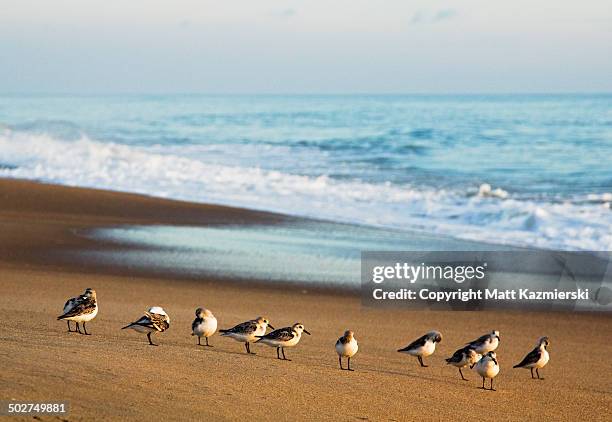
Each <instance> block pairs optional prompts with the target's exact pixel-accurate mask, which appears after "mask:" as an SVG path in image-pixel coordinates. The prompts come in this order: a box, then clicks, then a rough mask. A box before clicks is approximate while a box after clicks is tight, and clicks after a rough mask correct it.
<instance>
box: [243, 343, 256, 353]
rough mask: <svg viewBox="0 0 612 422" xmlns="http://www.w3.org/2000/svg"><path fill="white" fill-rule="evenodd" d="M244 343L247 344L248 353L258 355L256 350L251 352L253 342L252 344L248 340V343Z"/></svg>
mask: <svg viewBox="0 0 612 422" xmlns="http://www.w3.org/2000/svg"><path fill="white" fill-rule="evenodd" d="M244 344H245V346H246V350H247V353H248V354H249V355H256V354H257V353H255V352H251V344H250V343H249V342H248V341H247V342H246V343H244Z"/></svg>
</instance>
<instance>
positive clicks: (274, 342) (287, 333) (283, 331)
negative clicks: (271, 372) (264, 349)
mask: <svg viewBox="0 0 612 422" xmlns="http://www.w3.org/2000/svg"><path fill="white" fill-rule="evenodd" d="M302 333H306V334H308V335H310V333H309V332H308V330H306V329H305V328H304V325H303V324H301V323H299V322H296V323H295V324H293V325H292V326H291V327H284V328H279V329H278V330H274V331H272V332H271V333H268V334H266V335H265V336H257V337H258V338H259V340H257V341H256V342H255V343H263V344H267V345H268V346H270V347H276V357H277V358H278V359H281V357H280V352H282V353H283V357H282V359H281V360H291V359H287V357H286V356H285V347H294V346H295V345H297V344H298V343H299V342H300V339H301V338H302Z"/></svg>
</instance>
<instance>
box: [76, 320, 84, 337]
mask: <svg viewBox="0 0 612 422" xmlns="http://www.w3.org/2000/svg"><path fill="white" fill-rule="evenodd" d="M76 326H77V328H76V329H77V331H78V333H79V334H83V333H82V332H81V327H80V326H79V323H78V322H77V323H76Z"/></svg>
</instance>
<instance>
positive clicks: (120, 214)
mask: <svg viewBox="0 0 612 422" xmlns="http://www.w3.org/2000/svg"><path fill="white" fill-rule="evenodd" d="M0 201H1V202H0V203H1V204H2V206H1V207H0V233H1V234H2V236H0V277H1V279H2V282H1V283H0V318H2V320H3V326H4V327H5V328H4V329H3V330H2V332H1V333H0V356H2V358H3V359H4V362H5V364H4V368H3V370H2V371H0V399H2V400H19V401H39V400H46V401H48V400H67V401H69V402H70V415H68V418H69V419H70V420H91V419H102V420H116V419H124V418H130V417H131V418H138V419H145V418H149V419H150V418H156V419H158V418H164V419H169V420H185V419H195V418H211V419H214V420H235V419H238V418H244V416H245V415H248V416H249V417H250V418H251V419H253V420H269V419H270V418H274V419H277V420H295V419H309V420H312V419H316V420H338V419H341V420H355V419H359V420H368V419H369V420H415V419H416V418H419V419H422V420H440V419H474V418H482V413H483V412H486V413H487V415H488V416H489V417H490V418H491V419H502V420H508V419H511V420H526V419H527V420H541V419H542V418H543V417H544V418H548V419H556V420H575V419H577V418H587V419H589V420H606V415H607V414H609V409H610V407H611V406H612V381H611V380H610V379H609V377H606V376H605V374H608V373H610V372H611V371H612V362H611V361H610V360H608V359H599V358H598V356H607V355H609V354H612V345H611V344H610V342H609V338H608V337H609V336H608V334H607V333H609V332H610V330H612V318H610V316H609V315H601V314H589V313H555V312H537V313H536V312H518V311H509V312H505V311H504V312H500V311H497V312H491V311H480V312H471V311H464V312H450V311H427V310H424V311H414V310H413V311H410V310H404V309H378V308H367V307H363V306H362V304H361V300H360V298H359V297H357V296H355V295H352V294H349V293H347V292H343V291H338V290H336V291H333V290H331V291H325V290H317V289H314V288H308V289H304V288H291V286H287V285H282V286H278V285H273V284H270V283H261V284H259V283H255V282H248V283H245V282H239V281H237V280H219V279H216V278H213V277H206V278H203V279H198V280H189V279H181V278H179V277H160V276H159V275H156V274H153V273H151V274H134V273H133V272H131V271H130V269H129V268H128V269H125V268H124V269H122V270H117V271H114V272H113V271H110V272H109V270H108V268H106V269H105V268H100V269H98V268H96V267H91V266H87V265H83V264H82V263H79V262H71V263H59V264H58V261H57V256H58V255H59V254H61V253H62V252H64V251H68V250H83V249H87V248H96V247H97V248H116V247H117V246H116V245H110V244H98V243H96V242H95V241H92V240H88V239H86V238H79V237H78V236H75V235H74V233H73V230H75V229H78V228H87V227H94V226H96V225H100V224H102V225H112V224H117V225H121V224H137V223H138V222H139V221H141V222H142V221H144V222H146V223H149V224H159V223H162V224H167V223H170V222H174V221H176V220H178V219H181V220H182V221H191V222H193V223H194V224H217V225H220V224H227V222H228V221H232V224H235V225H236V226H239V227H248V226H252V225H255V224H276V223H278V222H283V221H286V220H284V219H283V216H279V215H274V214H267V213H252V212H249V211H245V210H240V209H231V208H223V207H214V206H200V205H193V204H190V203H176V202H173V201H166V200H157V199H151V198H148V197H142V196H138V195H131V194H118V193H114V192H106V191H96V190H87V189H80V188H67V187H62V186H53V185H41V184H37V183H34V182H24V181H13V180H10V181H7V180H6V179H0ZM285 218H286V217H285ZM68 264H70V265H68ZM87 287H92V288H95V289H96V291H97V295H98V300H99V306H100V313H99V315H98V316H97V317H96V319H95V320H94V321H92V322H91V323H88V325H87V329H88V330H89V331H90V332H91V333H92V335H91V336H80V335H77V334H69V333H67V332H66V324H65V323H64V322H61V321H56V317H57V315H59V314H60V313H61V309H62V306H63V303H64V301H65V300H66V299H67V298H68V297H72V296H74V295H76V294H78V293H80V292H82V291H83V290H84V289H85V288H87ZM279 287H280V288H279ZM155 305H157V306H162V307H164V309H165V310H166V311H167V312H168V313H169V315H170V317H171V325H170V329H169V330H168V331H166V332H164V333H161V334H159V335H157V336H156V339H155V342H156V343H158V344H160V346H159V347H149V346H148V345H147V340H146V337H145V336H144V335H141V334H138V333H135V332H127V331H129V330H123V331H122V330H121V327H122V326H124V325H125V324H126V323H129V322H130V321H133V320H135V319H136V318H138V317H139V316H140V315H141V314H142V312H143V311H144V310H146V309H148V308H149V307H150V306H155ZM199 306H205V307H207V308H209V309H211V310H212V312H213V313H214V314H215V316H216V317H217V319H218V320H219V328H228V327H231V326H232V325H234V324H236V323H239V322H241V321H244V320H247V319H251V318H255V317H257V316H258V315H264V316H266V317H268V318H269V319H270V321H271V322H272V324H273V325H274V326H275V327H276V328H280V327H284V326H288V325H291V324H293V323H295V322H298V321H299V322H301V323H303V324H304V326H305V327H306V329H307V330H309V331H310V332H311V333H312V336H304V338H302V340H301V342H300V344H299V345H298V346H297V347H295V348H292V349H288V350H287V356H288V357H289V358H290V359H293V361H292V362H284V361H279V360H277V359H276V355H275V351H274V349H272V348H269V347H264V346H260V345H256V346H254V347H253V349H254V351H255V352H256V353H257V355H255V356H248V355H246V354H244V353H243V351H244V346H243V345H242V344H240V343H237V342H235V341H233V340H231V339H227V338H222V337H220V336H219V335H218V334H215V335H214V336H213V337H212V338H211V344H213V346H214V347H213V348H210V349H209V348H204V347H198V346H196V344H195V343H196V342H195V340H194V338H193V337H192V336H191V335H190V332H191V331H190V327H191V321H192V320H193V318H194V310H195V309H196V308H197V307H199ZM346 329H351V330H353V331H355V336H356V338H357V340H358V341H359V347H360V349H359V353H358V354H357V355H356V356H355V358H354V359H352V360H351V365H352V366H353V368H354V369H355V372H351V373H348V372H347V371H340V370H339V369H338V366H337V365H338V363H337V355H336V354H335V351H334V343H335V341H336V339H337V338H338V337H339V336H340V335H341V334H342V333H343V332H344V330H346ZM432 329H437V330H439V331H441V332H442V335H443V341H442V343H440V344H439V346H438V348H437V349H436V352H435V353H434V355H432V356H430V357H428V358H426V363H427V364H428V365H430V367H429V368H420V367H419V366H418V364H417V363H416V359H414V358H411V357H407V356H404V355H402V354H399V353H397V352H396V350H397V349H398V348H399V347H403V346H405V345H406V344H407V343H408V342H410V341H412V340H414V339H415V338H418V337H419V336H421V335H422V334H423V333H425V332H428V331H430V330H432ZM492 329H496V330H499V331H500V333H501V339H502V340H501V345H500V347H499V349H498V358H499V360H500V365H501V367H502V370H501V373H500V375H499V376H498V377H497V378H496V380H495V383H496V386H497V388H498V391H497V392H489V391H482V390H479V389H478V387H479V385H480V379H479V378H478V376H477V374H476V373H474V372H473V371H467V370H466V371H464V372H465V373H466V377H467V378H468V379H469V381H467V382H466V381H461V379H460V378H459V375H458V373H457V370H456V368H454V367H451V366H448V365H446V363H445V362H444V358H445V357H449V356H450V355H452V353H453V352H454V351H455V350H456V349H457V348H458V347H461V346H462V345H463V344H464V343H465V342H466V341H468V340H471V339H473V338H476V337H478V336H479V335H481V334H483V333H486V332H489V331H491V330H492ZM542 335H546V336H548V337H549V338H550V339H551V348H550V349H549V350H550V353H551V362H550V363H549V364H548V366H546V368H544V370H542V371H540V372H541V374H542V375H543V376H544V377H545V380H544V381H537V380H531V379H530V376H529V371H525V370H519V369H512V368H511V367H512V365H513V364H515V363H517V362H518V361H520V359H522V358H523V356H524V355H525V354H526V353H527V352H528V351H529V350H531V349H532V348H533V342H534V341H535V340H536V339H537V338H538V337H540V336H542ZM602 375H603V376H602ZM236 403H240V404H241V405H240V406H236ZM245 412H246V413H245ZM29 419H30V418H17V420H29Z"/></svg>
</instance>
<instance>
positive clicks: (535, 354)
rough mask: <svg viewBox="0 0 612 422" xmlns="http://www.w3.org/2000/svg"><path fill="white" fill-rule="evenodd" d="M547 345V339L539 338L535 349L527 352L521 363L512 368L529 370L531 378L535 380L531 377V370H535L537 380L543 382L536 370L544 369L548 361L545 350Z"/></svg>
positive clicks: (548, 357) (548, 342)
mask: <svg viewBox="0 0 612 422" xmlns="http://www.w3.org/2000/svg"><path fill="white" fill-rule="evenodd" d="M549 344H550V341H549V340H548V337H540V338H539V339H538V341H537V343H536V347H535V349H533V350H532V351H531V352H529V353H528V354H527V356H525V357H524V358H523V360H522V361H521V363H519V364H517V365H514V368H525V369H530V370H531V378H535V377H534V376H533V369H534V368H535V370H536V374H537V375H538V379H539V380H543V379H544V378H540V373H539V372H538V369H542V368H544V367H545V366H546V364H547V363H548V360H549V359H550V356H549V355H548V350H547V348H548V345H549Z"/></svg>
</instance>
